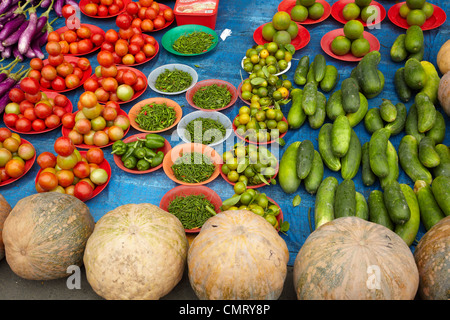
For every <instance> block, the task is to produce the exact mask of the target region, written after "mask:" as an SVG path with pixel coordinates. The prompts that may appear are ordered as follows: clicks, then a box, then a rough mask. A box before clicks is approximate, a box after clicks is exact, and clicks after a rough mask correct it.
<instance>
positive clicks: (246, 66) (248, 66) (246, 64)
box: [244, 62, 253, 72]
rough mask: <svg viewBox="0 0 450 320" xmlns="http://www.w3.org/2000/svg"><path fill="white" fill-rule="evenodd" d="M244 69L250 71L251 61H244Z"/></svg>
mask: <svg viewBox="0 0 450 320" xmlns="http://www.w3.org/2000/svg"><path fill="white" fill-rule="evenodd" d="M244 70H245V71H247V72H252V70H253V63H251V62H246V63H244Z"/></svg>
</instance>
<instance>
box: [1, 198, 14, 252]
mask: <svg viewBox="0 0 450 320" xmlns="http://www.w3.org/2000/svg"><path fill="white" fill-rule="evenodd" d="M10 212H11V206H10V205H9V203H8V202H7V201H6V199H5V198H4V197H3V196H2V195H1V194H0V260H2V259H3V258H4V257H5V245H4V244H3V237H2V231H3V224H4V223H5V220H6V217H8V215H9V213H10Z"/></svg>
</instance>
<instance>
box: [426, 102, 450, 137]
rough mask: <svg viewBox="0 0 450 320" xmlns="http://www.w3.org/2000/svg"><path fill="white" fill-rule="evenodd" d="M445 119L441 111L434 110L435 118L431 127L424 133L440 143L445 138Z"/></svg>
mask: <svg viewBox="0 0 450 320" xmlns="http://www.w3.org/2000/svg"><path fill="white" fill-rule="evenodd" d="M445 127H446V125H445V119H444V116H443V115H442V113H441V112H439V111H437V110H436V119H435V121H434V125H433V127H432V128H431V129H430V130H428V131H427V132H426V133H425V135H426V136H427V137H430V138H431V139H433V141H434V143H435V144H439V143H442V142H443V141H444V138H445Z"/></svg>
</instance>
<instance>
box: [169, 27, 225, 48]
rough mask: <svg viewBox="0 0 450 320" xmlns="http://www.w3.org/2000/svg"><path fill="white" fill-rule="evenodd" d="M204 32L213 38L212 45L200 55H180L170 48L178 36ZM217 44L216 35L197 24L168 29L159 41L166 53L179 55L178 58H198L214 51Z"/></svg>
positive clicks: (217, 38)
mask: <svg viewBox="0 0 450 320" xmlns="http://www.w3.org/2000/svg"><path fill="white" fill-rule="evenodd" d="M195 31H197V32H199V31H200V32H201V31H203V32H206V33H209V34H210V35H212V36H213V37H214V40H213V44H212V45H211V47H209V49H208V50H206V51H205V52H201V53H194V54H185V53H180V52H178V51H175V50H174V49H173V47H172V45H173V43H174V42H175V40H177V39H178V38H179V37H180V36H182V35H185V34H190V33H192V32H195ZM218 42H219V37H218V36H217V33H216V32H215V31H214V30H212V29H210V28H208V27H205V26H202V25H198V24H185V25H182V26H179V27H176V28H173V29H170V30H169V31H167V32H166V33H165V34H164V36H163V37H162V39H161V43H162V46H163V47H164V49H166V50H167V51H169V52H171V53H173V54H175V55H179V56H198V55H201V54H205V53H207V52H209V51H211V50H212V49H214V48H215V47H216V45H217V43H218Z"/></svg>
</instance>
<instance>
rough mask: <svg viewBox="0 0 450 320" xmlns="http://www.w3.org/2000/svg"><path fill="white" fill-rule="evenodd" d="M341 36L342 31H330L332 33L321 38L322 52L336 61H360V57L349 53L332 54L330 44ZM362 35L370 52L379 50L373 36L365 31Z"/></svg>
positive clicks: (378, 43)
mask: <svg viewBox="0 0 450 320" xmlns="http://www.w3.org/2000/svg"><path fill="white" fill-rule="evenodd" d="M343 35H344V29H335V30H332V31H330V32H328V33H327V34H325V35H324V36H323V37H322V40H321V41H320V45H321V47H322V49H323V51H325V52H326V53H327V54H328V55H329V56H331V57H333V58H335V59H338V60H342V61H350V62H356V61H361V59H362V57H360V58H358V57H355V56H354V55H353V54H352V53H351V52H349V53H347V54H346V55H343V56H338V55H336V54H334V52H333V51H332V50H331V43H332V42H333V40H334V38H336V37H337V36H343ZM363 35H364V38H366V39H367V40H368V41H369V43H370V51H378V50H380V42H379V41H378V39H377V38H376V37H375V36H374V35H373V34H371V33H369V32H367V31H364V34H363Z"/></svg>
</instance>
